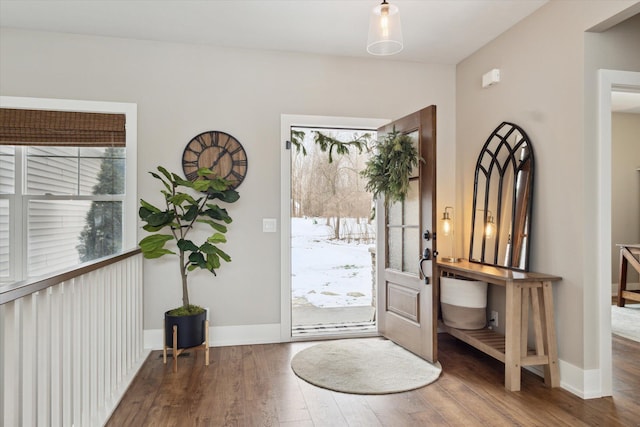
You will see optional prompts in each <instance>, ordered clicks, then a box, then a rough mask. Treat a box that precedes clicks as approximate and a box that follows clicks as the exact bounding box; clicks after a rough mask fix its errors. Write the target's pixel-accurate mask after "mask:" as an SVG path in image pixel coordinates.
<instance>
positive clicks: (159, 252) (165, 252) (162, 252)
mask: <svg viewBox="0 0 640 427" xmlns="http://www.w3.org/2000/svg"><path fill="white" fill-rule="evenodd" d="M168 254H175V252H172V251H170V250H169V249H156V250H155V251H148V252H144V251H143V252H142V255H143V256H144V257H145V258H147V259H155V258H160V257H161V256H163V255H168Z"/></svg>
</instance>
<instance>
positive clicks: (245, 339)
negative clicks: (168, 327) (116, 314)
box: [144, 323, 282, 350]
mask: <svg viewBox="0 0 640 427" xmlns="http://www.w3.org/2000/svg"><path fill="white" fill-rule="evenodd" d="M281 341H282V340H281V338H280V324H279V323H269V324H263V325H241V326H211V327H209V345H210V346H211V347H224V346H229V345H247V344H270V343H276V342H281ZM163 342H164V341H163V339H162V329H145V331H144V348H146V349H150V350H162V345H163Z"/></svg>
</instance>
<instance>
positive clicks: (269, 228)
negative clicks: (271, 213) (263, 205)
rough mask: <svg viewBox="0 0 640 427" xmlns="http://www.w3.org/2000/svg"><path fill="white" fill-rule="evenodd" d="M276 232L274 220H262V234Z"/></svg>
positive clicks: (276, 225) (276, 223) (276, 226)
mask: <svg viewBox="0 0 640 427" xmlns="http://www.w3.org/2000/svg"><path fill="white" fill-rule="evenodd" d="M277 230H278V222H277V221H276V219H275V218H262V232H263V233H275V232H276V231H277Z"/></svg>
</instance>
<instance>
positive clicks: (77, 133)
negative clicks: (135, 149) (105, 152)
mask: <svg viewBox="0 0 640 427" xmlns="http://www.w3.org/2000/svg"><path fill="white" fill-rule="evenodd" d="M125 121H126V119H125V115H124V114H109V113H85V112H77V111H50V110H24V109H13V108H0V145H55V146H74V147H78V146H83V147H105V146H109V147H124V146H125V145H126V135H125Z"/></svg>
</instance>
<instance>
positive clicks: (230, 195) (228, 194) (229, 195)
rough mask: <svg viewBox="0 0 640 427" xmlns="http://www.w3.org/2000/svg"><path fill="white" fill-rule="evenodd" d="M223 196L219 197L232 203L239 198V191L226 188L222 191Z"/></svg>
mask: <svg viewBox="0 0 640 427" xmlns="http://www.w3.org/2000/svg"><path fill="white" fill-rule="evenodd" d="M223 194H224V196H223V197H220V200H222V201H223V202H226V203H234V202H236V201H238V199H240V193H238V192H237V191H236V190H226V191H224V192H223Z"/></svg>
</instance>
